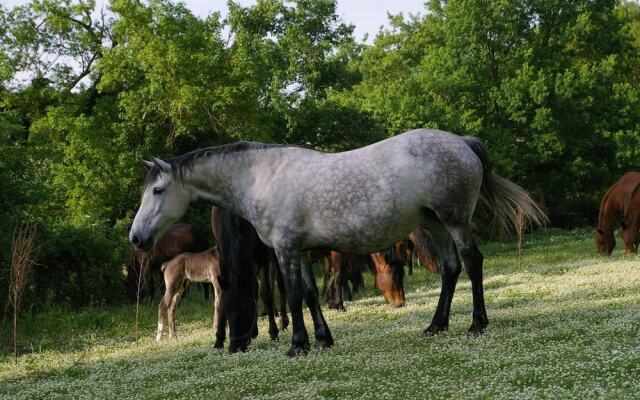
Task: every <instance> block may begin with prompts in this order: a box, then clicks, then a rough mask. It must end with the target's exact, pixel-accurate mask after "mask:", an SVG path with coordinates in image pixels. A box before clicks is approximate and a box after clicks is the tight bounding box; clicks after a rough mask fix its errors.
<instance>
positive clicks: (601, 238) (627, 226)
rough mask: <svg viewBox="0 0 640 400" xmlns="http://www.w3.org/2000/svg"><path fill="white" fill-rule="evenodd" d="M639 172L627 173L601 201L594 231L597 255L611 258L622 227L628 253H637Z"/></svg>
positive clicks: (639, 194)
mask: <svg viewBox="0 0 640 400" xmlns="http://www.w3.org/2000/svg"><path fill="white" fill-rule="evenodd" d="M639 190H640V172H628V173H626V174H624V175H623V176H622V178H620V180H618V181H617V182H616V183H614V184H613V185H612V186H611V187H610V188H609V190H608V191H607V193H606V194H605V195H604V197H603V198H602V201H601V202H600V212H599V215H598V225H597V227H596V229H594V231H593V236H594V238H595V240H596V248H597V250H598V253H602V254H606V255H611V253H612V252H613V249H614V248H615V246H616V240H615V238H614V236H613V233H614V231H615V230H616V228H617V227H618V226H620V227H621V228H622V238H623V240H624V242H625V253H626V254H630V253H635V252H636V251H637V246H638V224H639V222H638V213H640V211H638V210H637V209H638V207H639V205H638V203H639V202H640V200H636V197H638V196H640V193H638V192H639Z"/></svg>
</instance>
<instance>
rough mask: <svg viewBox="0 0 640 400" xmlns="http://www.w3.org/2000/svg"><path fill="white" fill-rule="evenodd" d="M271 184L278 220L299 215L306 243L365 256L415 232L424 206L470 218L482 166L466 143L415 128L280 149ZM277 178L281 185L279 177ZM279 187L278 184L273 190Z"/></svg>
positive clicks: (299, 224)
mask: <svg viewBox="0 0 640 400" xmlns="http://www.w3.org/2000/svg"><path fill="white" fill-rule="evenodd" d="M282 151H283V152H286V154H283V156H284V157H285V160H284V161H283V165H285V166H286V167H282V168H279V169H278V173H277V174H276V177H275V178H273V179H270V181H271V182H272V184H273V187H274V189H276V188H278V187H284V185H286V184H290V183H291V182H295V189H296V190H295V193H293V192H291V193H288V192H287V191H286V190H284V191H281V192H280V194H278V195H275V197H274V198H276V199H277V200H276V201H275V202H274V203H277V204H272V207H274V208H279V209H280V212H277V213H276V214H277V215H278V216H279V219H281V220H288V219H289V218H292V219H295V220H296V223H295V224H294V225H296V226H300V227H301V228H302V229H301V231H302V232H304V242H305V247H309V248H312V247H327V248H334V249H339V250H344V251H353V252H360V253H366V252H370V251H373V250H380V249H382V248H385V247H389V246H390V245H391V244H393V243H394V242H395V241H397V240H400V239H402V238H403V237H405V236H406V235H408V234H409V232H410V231H412V230H413V229H415V228H416V227H417V226H418V225H419V224H420V222H421V220H422V218H423V211H424V209H425V208H427V209H432V210H437V212H438V213H443V214H450V215H446V217H447V218H457V219H460V220H470V218H471V215H472V214H473V209H474V207H475V203H476V201H477V198H478V193H479V190H480V185H481V183H482V164H481V162H480V160H479V159H478V157H477V156H476V155H475V153H474V152H473V151H472V150H471V149H470V148H469V146H467V145H466V143H465V142H464V140H463V139H462V138H461V137H459V136H456V135H453V134H451V133H448V132H443V131H437V130H430V129H418V130H413V131H409V132H406V133H403V134H400V135H397V136H394V137H392V138H389V139H386V140H384V141H381V142H378V143H375V144H372V145H369V146H366V147H363V148H360V149H356V150H352V151H347V152H342V153H321V152H316V151H311V150H305V149H291V150H289V151H287V150H285V149H283V150H282ZM278 177H280V178H281V182H278V180H279V179H278ZM276 190H277V189H276Z"/></svg>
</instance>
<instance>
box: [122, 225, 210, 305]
mask: <svg viewBox="0 0 640 400" xmlns="http://www.w3.org/2000/svg"><path fill="white" fill-rule="evenodd" d="M208 248H209V241H208V240H207V235H206V233H204V232H203V231H202V230H200V229H198V228H196V227H194V226H192V225H189V224H175V225H172V226H171V227H169V229H167V231H166V232H165V233H164V235H162V236H161V237H160V239H158V243H157V244H156V246H155V247H154V248H153V251H147V252H144V251H140V250H135V251H134V253H133V260H132V263H131V264H129V265H128V267H127V288H128V295H129V298H130V299H131V301H135V299H136V296H137V288H138V278H139V273H140V272H141V271H143V272H144V274H145V275H146V276H143V277H144V278H146V279H148V287H149V296H151V297H153V295H154V291H155V289H154V281H153V273H154V272H155V271H160V266H161V265H162V264H163V263H165V262H167V261H169V260H171V259H172V258H173V257H175V256H177V255H178V254H181V253H184V252H192V253H197V252H200V251H204V250H206V249H208ZM202 286H203V288H204V290H205V291H204V293H205V298H208V297H209V292H208V290H209V286H208V284H203V285H202ZM141 289H142V288H141Z"/></svg>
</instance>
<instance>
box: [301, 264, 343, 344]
mask: <svg viewBox="0 0 640 400" xmlns="http://www.w3.org/2000/svg"><path fill="white" fill-rule="evenodd" d="M307 254H308V253H307ZM302 280H303V283H304V299H305V301H306V302H307V306H308V307H309V311H310V312H311V318H313V326H314V328H315V336H316V347H318V348H328V347H331V346H333V337H332V336H331V331H329V326H328V325H327V321H325V319H324V316H323V315H322V310H321V309H320V300H319V294H318V286H317V285H316V278H315V276H314V275H313V269H312V268H311V260H310V259H309V258H308V257H303V258H302ZM338 290H341V288H338Z"/></svg>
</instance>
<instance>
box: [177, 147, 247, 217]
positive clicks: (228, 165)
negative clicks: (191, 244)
mask: <svg viewBox="0 0 640 400" xmlns="http://www.w3.org/2000/svg"><path fill="white" fill-rule="evenodd" d="M251 153H253V152H238V153H233V154H220V155H212V156H209V158H207V159H204V160H202V161H200V162H199V163H198V164H196V165H194V167H193V169H192V170H191V171H190V172H189V174H188V176H187V178H186V180H185V182H186V183H187V184H189V185H191V186H192V187H193V188H194V190H195V197H196V198H197V199H198V200H204V201H208V202H209V203H211V204H213V205H215V206H217V207H220V208H223V209H225V210H228V211H231V212H233V213H236V214H239V215H245V214H246V211H247V210H246V205H247V204H248V203H250V201H251V198H250V197H251V193H250V191H248V190H247V186H249V184H250V182H251V181H252V177H251V170H252V166H253V165H254V162H255V157H254V155H253V154H251Z"/></svg>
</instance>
